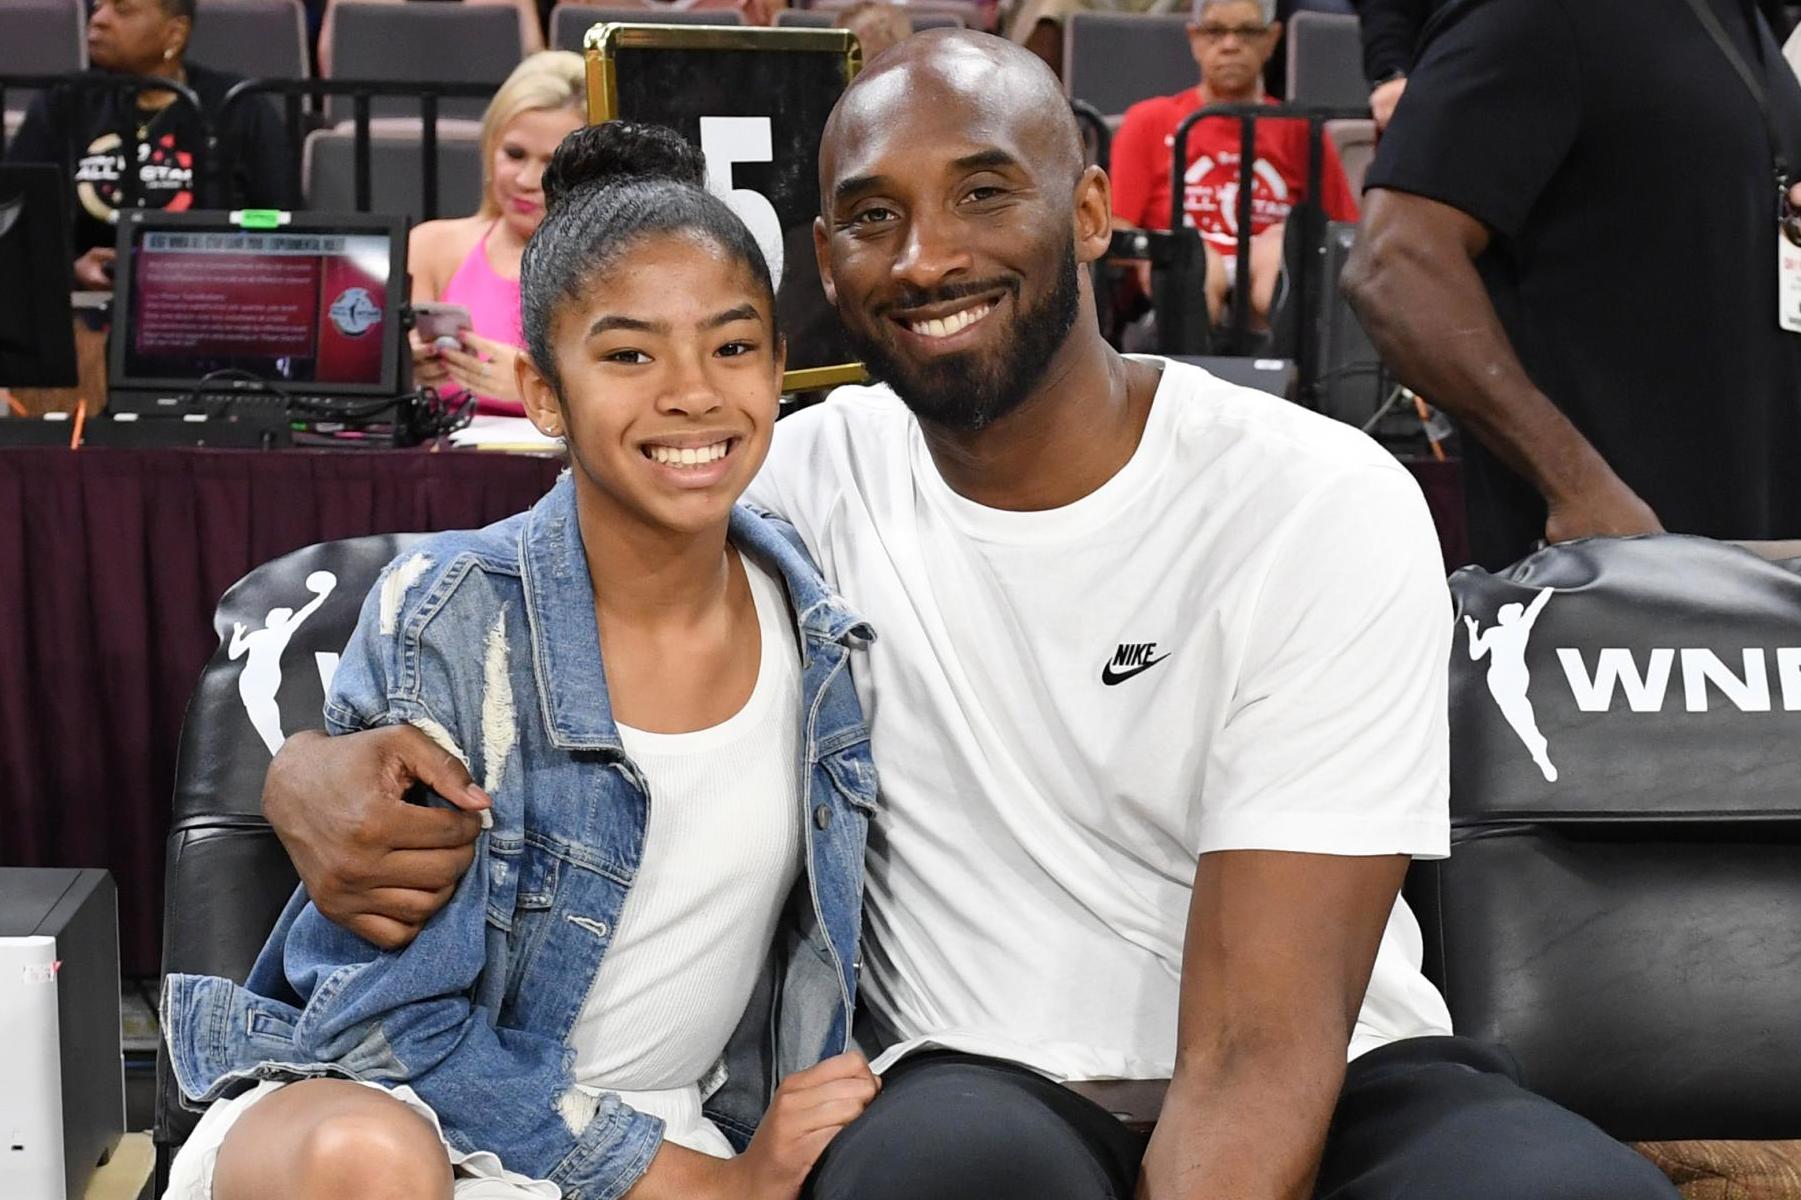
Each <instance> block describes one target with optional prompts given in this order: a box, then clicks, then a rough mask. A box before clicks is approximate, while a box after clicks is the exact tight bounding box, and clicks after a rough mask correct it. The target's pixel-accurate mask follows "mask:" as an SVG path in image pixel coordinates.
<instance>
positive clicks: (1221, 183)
mask: <svg viewBox="0 0 1801 1200" xmlns="http://www.w3.org/2000/svg"><path fill="white" fill-rule="evenodd" d="M1272 12H1273V7H1272V3H1271V0H1196V2H1195V7H1194V20H1193V21H1192V22H1191V23H1190V24H1189V26H1188V42H1189V46H1190V48H1191V49H1192V50H1193V52H1194V61H1195V63H1196V65H1198V66H1199V67H1200V70H1201V81H1200V83H1199V84H1198V85H1196V86H1195V87H1192V88H1188V89H1186V90H1184V91H1181V92H1177V93H1176V94H1175V95H1173V96H1158V97H1156V98H1154V99H1150V100H1144V101H1141V102H1140V103H1138V104H1134V105H1133V106H1132V107H1131V108H1129V109H1127V110H1126V115H1125V120H1124V121H1123V122H1121V124H1120V127H1119V132H1118V133H1117V134H1115V135H1114V137H1113V159H1112V167H1111V169H1110V171H1109V172H1108V173H1109V174H1110V175H1111V176H1112V179H1113V217H1114V226H1115V227H1116V228H1120V229H1168V228H1169V218H1170V194H1169V188H1170V155H1171V154H1172V153H1173V152H1174V151H1173V144H1174V136H1175V132H1176V127H1177V126H1179V125H1180V124H1181V123H1182V121H1183V120H1184V119H1185V118H1187V117H1188V116H1189V114H1191V113H1193V112H1195V111H1197V110H1199V109H1201V108H1204V107H1206V106H1207V105H1210V104H1270V103H1274V101H1272V100H1270V99H1269V97H1267V96H1266V95H1265V94H1264V91H1263V64H1264V63H1265V62H1267V61H1268V60H1269V56H1270V53H1271V51H1273V50H1274V49H1275V45H1276V40H1277V39H1278V38H1280V37H1281V36H1282V26H1281V23H1280V22H1277V21H1272V20H1271V19H1270V16H1271V13H1272ZM1240 142H1241V133H1240V126H1239V123H1238V121H1236V120H1235V119H1233V118H1230V117H1217V118H1214V117H1210V118H1208V119H1207V120H1204V121H1202V122H1200V123H1199V124H1197V125H1196V126H1195V127H1194V128H1193V129H1191V130H1190V131H1189V134H1188V171H1187V183H1186V187H1185V189H1184V193H1183V200H1182V207H1183V211H1184V213H1185V214H1186V218H1187V222H1188V224H1189V225H1192V226H1193V227H1194V228H1196V229H1198V230H1199V231H1200V234H1201V238H1202V240H1203V242H1204V243H1205V245H1206V248H1207V307H1208V310H1209V313H1210V314H1211V316H1212V317H1213V319H1214V320H1216V321H1217V320H1218V319H1219V316H1220V314H1221V312H1222V310H1223V308H1224V305H1225V300H1226V297H1227V294H1228V292H1229V291H1230V289H1231V288H1232V287H1233V286H1234V285H1235V282H1236V280H1237V279H1238V277H1239V276H1240V274H1241V270H1240V264H1239V262H1238V189H1239V186H1240V178H1241V175H1243V174H1247V173H1245V172H1241V170H1240V164H1239V154H1240ZM1324 149H1325V158H1324V166H1323V168H1322V179H1321V187H1320V203H1321V205H1322V206H1323V207H1324V208H1325V210H1326V213H1327V215H1328V216H1330V217H1331V218H1332V219H1333V220H1335V221H1355V220H1356V219H1357V201H1356V198H1355V197H1353V196H1352V195H1351V186H1350V183H1349V182H1348V181H1347V180H1346V179H1345V173H1344V167H1343V166H1342V165H1341V164H1340V163H1339V161H1338V152H1337V151H1336V150H1335V149H1333V146H1332V143H1331V142H1330V141H1327V142H1326V143H1325V147H1324ZM1248 175H1249V178H1250V181H1251V185H1250V186H1251V263H1250V289H1251V311H1252V314H1253V315H1254V316H1255V317H1256V318H1257V320H1258V321H1259V322H1261V321H1264V320H1266V319H1267V318H1268V315H1269V308H1270V301H1271V298H1272V297H1273V296H1274V294H1275V287H1276V280H1277V278H1278V277H1279V276H1280V274H1281V269H1282V235H1283V230H1284V222H1285V221H1286V220H1287V219H1288V214H1289V213H1290V212H1291V211H1293V209H1294V207H1295V205H1296V204H1298V203H1300V201H1301V199H1302V198H1303V197H1304V196H1305V195H1306V194H1307V123H1306V122H1305V121H1299V120H1265V121H1259V122H1257V161H1256V162H1255V163H1253V164H1252V166H1251V169H1250V171H1249V172H1248Z"/></svg>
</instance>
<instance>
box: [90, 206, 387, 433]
mask: <svg viewBox="0 0 1801 1200" xmlns="http://www.w3.org/2000/svg"><path fill="white" fill-rule="evenodd" d="M118 249H119V258H118V264H117V268H116V275H115V278H114V286H115V292H114V300H113V314H114V315H113V327H114V329H113V337H112V346H111V350H110V357H109V359H108V372H107V374H108V380H107V382H108V386H109V390H110V391H111V392H112V393H114V395H115V396H117V395H118V394H119V393H121V392H133V391H135V392H138V393H140V394H150V395H154V394H158V393H169V392H172V391H174V392H183V393H186V392H202V393H208V392H233V391H238V392H242V391H246V390H252V389H254V388H255V387H256V385H255V384H254V383H253V382H251V381H252V380H260V381H262V382H263V383H267V384H270V385H273V386H274V387H276V388H279V389H281V391H283V392H286V393H288V394H291V395H292V394H299V395H306V396H326V397H357V396H393V395H396V394H397V393H398V392H399V391H400V348H401V346H402V344H403V340H402V337H403V335H402V331H401V313H402V305H403V303H404V302H405V299H406V219H405V218H404V217H388V216H376V215H371V214H330V213H298V212H297V213H282V214H279V215H271V214H267V213H250V214H243V213H240V214H231V213H225V212H185V213H168V212H158V211H155V210H152V209H136V210H127V211H125V212H124V213H122V214H121V217H120V224H119V241H118ZM115 407H118V405H116V404H115Z"/></svg>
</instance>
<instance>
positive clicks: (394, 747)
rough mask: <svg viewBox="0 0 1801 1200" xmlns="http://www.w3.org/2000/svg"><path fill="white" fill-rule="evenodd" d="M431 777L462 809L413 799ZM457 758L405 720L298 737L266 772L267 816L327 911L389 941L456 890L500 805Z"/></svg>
mask: <svg viewBox="0 0 1801 1200" xmlns="http://www.w3.org/2000/svg"><path fill="white" fill-rule="evenodd" d="M415 783H422V784H424V785H425V786H426V787H428V788H430V789H431V790H432V791H434V792H436V793H437V794H438V795H440V796H442V797H444V798H445V799H446V800H449V801H450V802H451V803H452V804H454V805H456V808H455V809H442V808H428V807H426V806H423V805H418V804H409V803H408V802H407V800H406V795H407V792H408V791H409V790H410V789H411V788H412V787H413V785H414V784H415ZM490 803H491V802H490V801H489V799H488V796H487V794H486V793H485V792H483V791H482V790H481V789H480V788H478V787H476V786H475V784H474V783H473V782H472V781H471V780H470V778H469V773H468V772H467V771H466V770H464V769H463V764H462V763H460V762H458V761H457V759H456V757H455V756H454V755H452V754H450V753H448V752H447V751H445V750H444V748H443V747H441V746H439V745H438V744H437V743H435V742H433V741H432V740H431V739H430V738H428V737H426V736H425V735H424V734H423V733H421V732H419V731H418V730H417V729H414V728H412V727H411V726H406V725H397V726H391V727H388V728H383V729H371V730H368V731H366V732H363V733H354V734H350V735H348V736H345V737H337V738H328V737H326V736H325V735H324V734H323V733H319V732H316V731H312V732H305V733H297V734H295V735H294V736H293V737H291V738H289V739H288V740H287V742H286V744H285V745H283V746H282V748H281V751H280V752H279V753H278V754H276V756H275V761H273V762H272V763H270V764H269V774H268V776H267V777H266V778H265V779H264V782H263V815H264V816H266V817H268V818H269V822H270V824H272V825H273V826H274V827H275V832H276V834H277V835H278V836H280V838H281V843H282V845H283V846H284V847H286V848H287V851H288V857H289V858H291V859H293V861H294V867H295V869H296V870H297V871H298V872H299V873H300V879H301V882H302V883H304V884H305V885H306V890H307V895H308V896H309V897H310V898H311V899H312V901H313V903H314V904H316V905H318V907H319V911H320V912H322V913H324V914H325V915H326V916H327V917H328V918H330V919H331V920H332V921H334V922H336V923H337V924H339V925H341V926H343V927H344V928H345V929H347V930H349V931H350V932H351V933H354V934H356V935H357V936H358V937H360V938H364V939H366V940H367V941H370V942H373V943H374V944H375V945H377V946H380V947H381V948H382V949H384V950H397V949H399V948H400V947H402V946H405V945H407V944H408V943H409V942H411V941H412V940H413V938H414V937H416V936H417V935H418V933H419V930H420V929H422V928H423V927H424V926H425V923H426V921H428V920H430V919H431V916H432V914H434V913H436V912H437V911H438V910H439V909H440V908H442V907H444V905H445V903H446V902H447V901H448V900H449V899H450V895H451V893H452V892H453V891H455V890H456V884H457V880H459V879H460V878H462V875H463V872H464V871H466V870H468V868H469V864H470V862H471V861H472V860H473V859H474V857H475V839H476V836H477V835H478V834H479V833H480V832H481V819H480V817H478V816H477V815H476V814H477V813H478V812H480V811H481V810H483V809H486V808H488V807H489V806H490Z"/></svg>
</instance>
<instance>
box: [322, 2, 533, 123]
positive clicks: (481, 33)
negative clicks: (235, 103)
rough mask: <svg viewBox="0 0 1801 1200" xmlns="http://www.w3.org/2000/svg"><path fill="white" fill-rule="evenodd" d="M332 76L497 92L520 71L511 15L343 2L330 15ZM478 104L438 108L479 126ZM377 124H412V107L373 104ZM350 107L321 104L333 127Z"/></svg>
mask: <svg viewBox="0 0 1801 1200" xmlns="http://www.w3.org/2000/svg"><path fill="white" fill-rule="evenodd" d="M332 20H333V25H332V28H331V33H330V38H331V55H330V57H331V63H332V75H333V77H334V78H338V79H350V80H389V81H400V82H414V83H423V82H431V81H436V80H444V79H447V78H454V79H456V80H458V81H461V82H475V83H491V84H494V85H495V86H496V87H498V86H499V85H500V84H501V83H502V82H504V81H505V80H506V77H507V76H508V75H509V74H511V73H512V70H513V68H514V67H516V66H518V65H519V60H520V58H521V57H523V48H522V44H521V38H520V34H519V16H518V13H517V12H516V11H515V10H514V9H512V8H510V7H506V6H503V5H467V4H380V3H374V4H371V3H360V2H357V0H350V2H348V3H344V4H339V5H336V6H335V7H334V8H333V10H332ZM486 107H487V105H486V103H485V102H484V101H481V100H474V99H466V100H445V101H444V102H443V103H442V104H441V105H440V106H439V110H438V111H439V113H440V115H442V116H446V117H460V118H464V119H467V120H472V121H479V120H481V116H482V111H483V110H484V109H485V108H486ZM370 111H371V113H373V114H374V115H376V116H382V117H395V116H398V117H413V116H416V115H417V114H418V112H419V106H418V104H417V103H416V102H414V101H411V100H400V99H388V100H379V99H378V100H376V101H375V102H374V103H373V104H372V105H371V106H370ZM350 114H351V102H350V100H349V99H347V98H345V97H341V96H334V97H332V98H331V99H330V100H329V101H328V102H327V104H326V115H327V116H328V118H329V119H331V120H333V121H347V120H349V119H350Z"/></svg>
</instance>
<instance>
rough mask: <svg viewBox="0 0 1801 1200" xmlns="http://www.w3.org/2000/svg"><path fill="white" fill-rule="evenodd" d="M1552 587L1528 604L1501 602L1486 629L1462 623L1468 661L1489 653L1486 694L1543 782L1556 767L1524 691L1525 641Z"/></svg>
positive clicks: (1471, 621)
mask: <svg viewBox="0 0 1801 1200" xmlns="http://www.w3.org/2000/svg"><path fill="white" fill-rule="evenodd" d="M1551 592H1552V589H1551V588H1543V589H1541V590H1540V591H1539V593H1538V595H1536V596H1534V597H1533V598H1532V603H1531V604H1530V605H1527V606H1523V607H1522V606H1521V605H1519V604H1503V605H1502V606H1501V611H1500V612H1498V613H1496V614H1495V624H1494V625H1492V626H1490V627H1489V629H1488V631H1487V632H1486V633H1482V632H1478V631H1477V628H1476V618H1474V617H1470V616H1466V617H1464V618H1463V623H1464V624H1465V625H1467V626H1469V630H1470V661H1471V662H1479V661H1481V659H1482V656H1483V655H1485V654H1486V655H1487V656H1488V694H1489V695H1491V696H1493V697H1494V698H1495V706H1496V707H1497V708H1499V709H1500V710H1501V715H1502V716H1503V717H1505V718H1506V719H1507V723H1508V724H1509V725H1511V726H1513V731H1514V733H1516V734H1518V735H1519V738H1520V741H1522V742H1524V743H1526V749H1527V750H1528V751H1529V752H1530V753H1531V755H1532V761H1533V762H1535V763H1537V764H1538V769H1539V770H1540V771H1542V772H1543V773H1544V776H1545V782H1547V783H1556V782H1557V768H1556V767H1554V766H1552V765H1551V756H1550V754H1549V753H1548V751H1549V746H1548V745H1547V744H1546V742H1545V735H1544V734H1542V733H1540V732H1539V731H1538V717H1537V716H1536V714H1534V713H1533V711H1532V701H1531V699H1530V698H1529V697H1528V696H1527V695H1526V692H1527V689H1528V688H1529V687H1531V684H1532V673H1531V672H1530V671H1528V670H1527V669H1526V643H1527V642H1528V641H1530V640H1531V638H1532V626H1533V623H1534V622H1536V621H1537V620H1538V615H1539V614H1540V613H1542V612H1543V611H1544V610H1545V604H1546V603H1547V602H1548V601H1549V600H1550V599H1551Z"/></svg>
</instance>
